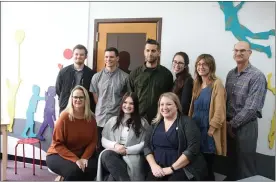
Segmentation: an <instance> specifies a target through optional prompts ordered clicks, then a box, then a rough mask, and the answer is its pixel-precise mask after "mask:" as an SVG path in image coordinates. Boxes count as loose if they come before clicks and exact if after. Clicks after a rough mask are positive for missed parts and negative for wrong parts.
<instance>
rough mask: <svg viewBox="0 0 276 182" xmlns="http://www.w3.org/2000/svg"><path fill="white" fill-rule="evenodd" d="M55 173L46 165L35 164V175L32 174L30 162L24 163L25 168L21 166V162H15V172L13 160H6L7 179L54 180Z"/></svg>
mask: <svg viewBox="0 0 276 182" xmlns="http://www.w3.org/2000/svg"><path fill="white" fill-rule="evenodd" d="M55 178H56V175H54V174H52V173H50V172H49V171H48V168H47V167H46V166H42V169H40V166H39V165H36V166H35V175H33V166H32V164H28V163H26V168H24V167H23V162H17V174H15V173H14V161H11V160H9V161H8V168H7V181H54V180H55Z"/></svg>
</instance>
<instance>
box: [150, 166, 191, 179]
mask: <svg viewBox="0 0 276 182" xmlns="http://www.w3.org/2000/svg"><path fill="white" fill-rule="evenodd" d="M146 181H191V180H189V179H188V177H187V176H186V174H185V172H184V170H183V169H179V170H176V171H175V172H174V173H172V174H171V175H168V176H164V177H161V178H157V177H155V176H154V175H153V174H152V172H151V171H149V172H148V175H147V179H146Z"/></svg>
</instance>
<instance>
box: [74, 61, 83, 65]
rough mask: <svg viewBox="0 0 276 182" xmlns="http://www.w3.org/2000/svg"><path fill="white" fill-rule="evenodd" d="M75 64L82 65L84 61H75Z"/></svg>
mask: <svg viewBox="0 0 276 182" xmlns="http://www.w3.org/2000/svg"><path fill="white" fill-rule="evenodd" d="M75 63H76V64H77V65H82V64H83V63H84V60H75Z"/></svg>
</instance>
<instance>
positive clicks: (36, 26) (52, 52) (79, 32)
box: [1, 2, 89, 159]
mask: <svg viewBox="0 0 276 182" xmlns="http://www.w3.org/2000/svg"><path fill="white" fill-rule="evenodd" d="M1 5H2V6H1V20H2V22H1V23H2V26H1V34H2V36H1V38H2V40H1V64H2V67H1V109H3V112H1V113H2V115H4V116H6V115H7V113H6V108H5V106H6V105H5V104H6V97H4V96H5V95H6V92H7V90H6V85H5V80H6V78H9V79H16V76H17V61H18V49H17V43H16V41H15V32H16V30H18V29H22V30H24V32H25V40H24V41H23V43H22V44H21V77H22V79H23V82H22V84H21V86H20V88H19V91H18V95H17V104H16V114H15V118H21V119H26V110H27V107H28V104H29V99H30V97H31V94H32V85H33V84H37V85H38V86H40V89H41V90H40V93H41V96H44V93H45V91H46V90H47V88H48V86H54V85H55V80H56V77H57V74H58V71H59V69H58V66H57V65H58V63H61V64H64V65H68V64H71V63H72V61H71V60H66V59H65V58H64V57H63V51H64V50H65V49H66V48H70V49H73V47H74V46H75V45H76V44H83V45H85V46H86V45H87V40H88V39H87V37H88V16H89V13H88V12H89V3H88V2H81V3H76V2H67V3H66V2H4V3H1ZM2 96H3V97H2ZM2 98H3V100H2ZM44 105H45V101H41V102H39V104H38V107H37V112H36V114H35V121H39V122H43V110H44ZM56 106H57V104H56ZM57 108H58V107H57ZM57 112H58V109H57ZM23 129H24V128H22V131H23ZM15 144H16V139H15V138H13V137H9V151H8V153H9V154H14V146H15ZM31 151H32V150H30V152H28V153H27V157H28V155H29V157H32V152H31ZM19 154H20V153H19ZM38 154H39V153H37V154H36V156H37V157H38ZM43 158H44V159H45V153H44V154H43Z"/></svg>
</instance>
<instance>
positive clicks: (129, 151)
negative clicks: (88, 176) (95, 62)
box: [97, 92, 149, 181]
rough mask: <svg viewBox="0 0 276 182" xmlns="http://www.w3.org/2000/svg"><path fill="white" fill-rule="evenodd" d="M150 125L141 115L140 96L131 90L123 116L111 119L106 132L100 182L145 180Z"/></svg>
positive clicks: (100, 163)
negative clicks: (146, 137) (145, 153)
mask: <svg viewBox="0 0 276 182" xmlns="http://www.w3.org/2000/svg"><path fill="white" fill-rule="evenodd" d="M148 128H149V124H148V122H147V121H146V120H145V119H142V118H141V117H140V115H139V101H138V98H137V96H136V95H135V94H134V93H133V92H131V93H129V92H127V93H126V94H125V95H124V97H123V99H122V102H121V106H120V111H119V115H118V117H117V116H114V117H112V118H110V119H109V121H108V122H107V123H106V124H105V126H104V129H103V132H102V146H103V147H104V148H105V150H104V151H102V153H101V154H100V156H99V161H98V174H97V181H103V180H107V181H114V180H116V181H131V180H133V181H141V180H144V179H145V173H144V168H143V167H144V164H145V158H144V156H143V154H142V152H143V148H144V138H145V132H146V130H147V129H148Z"/></svg>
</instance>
